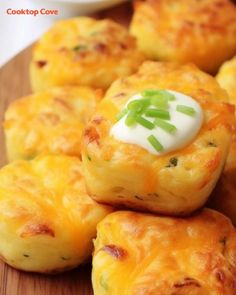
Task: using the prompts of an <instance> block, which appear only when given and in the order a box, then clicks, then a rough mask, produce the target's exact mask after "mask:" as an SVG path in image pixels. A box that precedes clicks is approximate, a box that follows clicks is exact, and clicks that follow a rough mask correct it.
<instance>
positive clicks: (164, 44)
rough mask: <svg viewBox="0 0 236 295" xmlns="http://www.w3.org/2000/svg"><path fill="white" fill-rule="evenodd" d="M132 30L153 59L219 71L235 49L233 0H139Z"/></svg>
mask: <svg viewBox="0 0 236 295" xmlns="http://www.w3.org/2000/svg"><path fill="white" fill-rule="evenodd" d="M134 9H135V12H134V15H133V19H132V22H131V27H130V31H131V33H132V35H134V36H135V37H136V38H137V42H138V47H139V49H140V50H141V51H142V52H143V53H144V54H145V55H146V56H147V57H148V58H150V59H155V60H162V61H172V62H177V63H180V64H184V63H187V62H193V63H195V64H196V65H197V66H198V67H199V68H200V69H202V70H204V71H206V72H209V73H212V74H214V73H216V71H217V69H218V68H219V66H220V65H221V64H222V62H224V61H225V60H227V59H229V58H231V57H232V56H233V55H234V54H235V53H236V7H235V4H234V3H232V1H230V0H204V1H199V0H146V1H141V0H136V1H135V5H134Z"/></svg>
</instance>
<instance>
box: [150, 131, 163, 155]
mask: <svg viewBox="0 0 236 295" xmlns="http://www.w3.org/2000/svg"><path fill="white" fill-rule="evenodd" d="M147 140H148V141H149V142H150V144H151V145H152V146H153V147H154V149H155V150H156V151H157V152H161V151H162V150H163V149H164V147H163V146H162V144H161V143H160V142H159V141H158V140H157V139H156V137H155V136H154V135H150V136H148V138H147Z"/></svg>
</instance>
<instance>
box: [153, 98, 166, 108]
mask: <svg viewBox="0 0 236 295" xmlns="http://www.w3.org/2000/svg"><path fill="white" fill-rule="evenodd" d="M151 103H152V105H154V106H155V107H157V108H160V109H164V110H166V109H168V100H167V99H166V98H164V97H159V96H153V97H152V99H151Z"/></svg>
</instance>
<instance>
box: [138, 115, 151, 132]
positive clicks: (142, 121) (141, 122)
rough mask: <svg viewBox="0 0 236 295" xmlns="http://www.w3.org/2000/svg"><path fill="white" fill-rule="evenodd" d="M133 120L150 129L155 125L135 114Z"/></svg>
mask: <svg viewBox="0 0 236 295" xmlns="http://www.w3.org/2000/svg"><path fill="white" fill-rule="evenodd" d="M135 120H136V122H137V123H139V124H140V125H142V126H143V127H145V128H147V129H150V130H151V129H153V128H154V127H155V125H154V124H153V123H152V122H150V121H148V120H146V119H144V118H143V117H140V116H137V117H136V118H135Z"/></svg>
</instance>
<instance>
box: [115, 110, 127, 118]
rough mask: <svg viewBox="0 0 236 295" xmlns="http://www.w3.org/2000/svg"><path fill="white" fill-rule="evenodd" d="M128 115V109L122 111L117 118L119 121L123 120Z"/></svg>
mask: <svg viewBox="0 0 236 295" xmlns="http://www.w3.org/2000/svg"><path fill="white" fill-rule="evenodd" d="M127 113H128V110H127V109H124V110H122V111H121V112H120V113H119V114H118V115H117V116H116V119H117V121H119V120H120V119H121V118H123V117H124V116H125V115H126V114H127Z"/></svg>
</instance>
